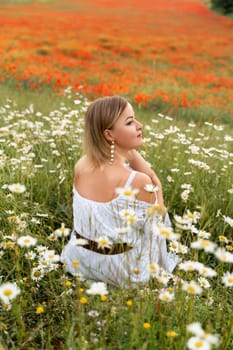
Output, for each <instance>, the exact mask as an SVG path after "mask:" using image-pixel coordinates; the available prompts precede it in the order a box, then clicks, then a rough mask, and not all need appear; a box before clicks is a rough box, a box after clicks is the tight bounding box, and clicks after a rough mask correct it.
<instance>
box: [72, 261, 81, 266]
mask: <svg viewBox="0 0 233 350" xmlns="http://www.w3.org/2000/svg"><path fill="white" fill-rule="evenodd" d="M79 264H80V263H79V261H78V260H72V261H71V265H72V266H73V267H74V268H78V267H79Z"/></svg>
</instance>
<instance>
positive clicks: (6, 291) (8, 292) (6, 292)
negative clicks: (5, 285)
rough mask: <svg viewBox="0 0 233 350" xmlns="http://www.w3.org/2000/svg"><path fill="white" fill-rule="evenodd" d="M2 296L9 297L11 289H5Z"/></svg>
mask: <svg viewBox="0 0 233 350" xmlns="http://www.w3.org/2000/svg"><path fill="white" fill-rule="evenodd" d="M3 294H4V295H5V296H6V297H9V296H10V295H11V294H12V290H11V289H5V290H4V292H3Z"/></svg>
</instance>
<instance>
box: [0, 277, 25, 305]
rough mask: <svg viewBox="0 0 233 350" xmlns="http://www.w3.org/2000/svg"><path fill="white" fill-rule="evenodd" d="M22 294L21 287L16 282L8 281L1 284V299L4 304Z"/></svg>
mask: <svg viewBox="0 0 233 350" xmlns="http://www.w3.org/2000/svg"><path fill="white" fill-rule="evenodd" d="M19 294H20V289H19V287H18V286H17V285H16V283H10V282H6V283H3V284H2V285H1V286H0V299H1V300H2V302H3V303H4V304H11V301H12V300H13V299H15V298H16V297H17V295H19Z"/></svg>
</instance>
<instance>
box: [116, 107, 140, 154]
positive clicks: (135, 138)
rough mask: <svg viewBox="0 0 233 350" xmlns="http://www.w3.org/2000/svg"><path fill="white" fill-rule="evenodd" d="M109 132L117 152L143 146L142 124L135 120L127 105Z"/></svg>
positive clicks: (131, 110) (130, 108)
mask: <svg viewBox="0 0 233 350" xmlns="http://www.w3.org/2000/svg"><path fill="white" fill-rule="evenodd" d="M110 132H111V136H112V138H113V139H114V140H115V147H116V148H118V150H119V151H130V150H132V149H135V148H137V147H139V146H141V145H142V144H143V138H142V124H141V123H140V122H139V121H137V120H136V119H135V116H134V110H133V108H132V106H131V105H130V104H129V103H128V104H127V106H126V108H125V110H124V111H123V113H122V114H121V116H120V117H119V118H118V120H117V122H116V123H115V125H114V127H113V129H111V131H110Z"/></svg>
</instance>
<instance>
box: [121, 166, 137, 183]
mask: <svg viewBox="0 0 233 350" xmlns="http://www.w3.org/2000/svg"><path fill="white" fill-rule="evenodd" d="M136 174H137V172H136V171H135V170H133V171H131V173H130V174H129V177H128V179H127V181H126V183H125V186H124V187H129V186H130V185H131V183H132V182H133V180H134V178H135V175H136Z"/></svg>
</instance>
